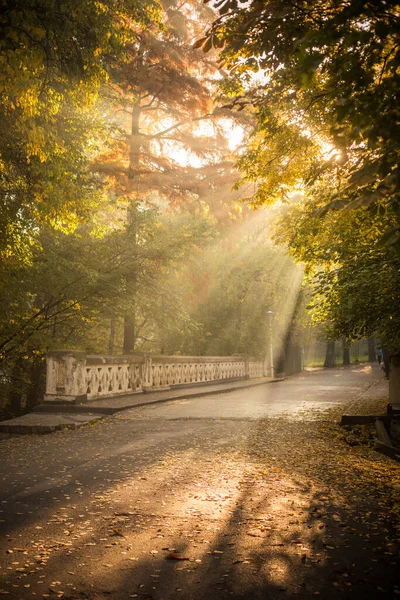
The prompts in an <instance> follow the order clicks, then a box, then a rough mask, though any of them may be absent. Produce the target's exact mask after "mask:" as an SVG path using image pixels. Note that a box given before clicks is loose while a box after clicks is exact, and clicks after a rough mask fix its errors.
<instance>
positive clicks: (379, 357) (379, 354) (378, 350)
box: [376, 348, 383, 364]
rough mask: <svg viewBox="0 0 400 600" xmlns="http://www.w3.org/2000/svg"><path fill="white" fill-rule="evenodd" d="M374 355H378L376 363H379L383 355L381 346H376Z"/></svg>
mask: <svg viewBox="0 0 400 600" xmlns="http://www.w3.org/2000/svg"><path fill="white" fill-rule="evenodd" d="M376 356H377V357H378V363H379V364H381V362H382V356H383V352H382V348H377V350H376Z"/></svg>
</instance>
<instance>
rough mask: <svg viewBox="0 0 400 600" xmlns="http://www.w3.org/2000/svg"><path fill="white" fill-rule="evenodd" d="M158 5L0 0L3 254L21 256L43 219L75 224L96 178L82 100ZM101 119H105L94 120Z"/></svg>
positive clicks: (93, 129) (92, 120)
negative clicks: (0, 2)
mask: <svg viewBox="0 0 400 600" xmlns="http://www.w3.org/2000/svg"><path fill="white" fill-rule="evenodd" d="M154 19H158V16H157V5H156V3H154V2H152V1H151V0H149V1H148V2H145V3H142V2H140V3H136V2H134V1H133V2H132V1H128V2H126V1H124V2H122V1H119V0H117V2H114V1H112V2H111V1H108V0H105V1H104V2H91V1H83V2H81V1H80V0H79V1H78V0H67V1H66V2H61V3H60V2H54V1H52V0H30V1H28V2H26V1H25V0H16V1H12V2H10V1H8V0H5V2H3V4H2V8H1V11H0V30H1V35H0V122H1V126H0V134H1V135H0V207H1V208H0V225H1V228H2V231H3V232H4V235H3V236H2V240H1V243H0V256H1V258H2V259H4V260H15V259H21V260H24V259H29V254H30V251H31V249H32V248H31V246H32V244H34V243H35V240H36V239H37V235H38V233H39V231H40V228H41V227H42V225H51V226H52V227H56V228H64V229H65V230H68V228H73V227H76V225H77V223H79V222H82V221H83V220H84V219H85V218H87V216H88V212H89V211H90V209H91V207H92V206H93V202H94V201H95V199H96V195H97V194H98V192H97V189H98V188H99V180H98V178H96V177H94V176H93V174H91V173H90V171H89V168H88V162H89V160H90V158H91V152H93V150H94V148H95V143H94V139H95V138H97V140H98V141H100V139H101V138H99V129H100V124H99V120H98V119H96V115H95V114H94V115H93V114H91V112H90V108H91V107H92V106H93V103H94V101H95V100H96V97H97V92H98V89H99V87H100V85H101V84H102V83H104V82H105V81H106V80H107V76H108V75H107V71H108V69H109V68H110V65H111V64H112V63H113V62H115V60H117V59H120V60H121V59H123V57H124V54H125V44H126V43H127V41H128V40H132V39H135V38H136V35H137V30H138V28H139V27H140V25H143V26H144V25H148V24H149V22H150V21H151V20H154ZM101 127H103V125H101Z"/></svg>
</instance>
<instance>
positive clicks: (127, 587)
mask: <svg viewBox="0 0 400 600" xmlns="http://www.w3.org/2000/svg"><path fill="white" fill-rule="evenodd" d="M381 377H382V375H381V372H380V371H379V369H376V368H371V367H369V366H365V367H356V368H352V369H334V370H329V371H317V372H314V373H306V374H304V375H301V376H297V377H293V378H289V379H288V380H286V381H284V382H280V383H274V384H267V385H264V386H260V387H254V388H248V389H245V390H240V391H236V392H232V393H225V394H219V395H210V396H204V397H201V398H193V399H190V398H188V399H181V400H179V401H173V402H168V403H162V404H159V405H151V406H146V407H141V408H136V409H131V410H128V411H125V412H122V413H119V414H118V415H115V416H113V417H110V418H107V419H105V420H103V421H100V422H98V423H95V424H94V425H90V426H86V427H84V428H82V429H79V430H75V431H59V432H56V433H53V434H50V435H46V436H36V435H32V436H16V437H13V438H11V439H6V440H2V441H0V460H1V462H0V478H1V490H0V500H1V508H0V527H1V541H0V595H4V596H5V597H6V598H10V600H11V599H16V600H25V599H27V598H29V599H32V598H65V599H70V600H78V599H86V600H105V599H106V598H107V599H112V600H125V599H127V598H139V599H141V600H144V599H147V600H151V599H152V600H162V599H168V600H172V599H175V598H181V599H182V600H203V599H207V600H213V599H214V598H215V599H216V600H219V599H222V598H237V599H243V600H250V599H253V598H254V599H261V598H263V599H265V598H291V597H296V598H302V599H303V598H311V597H316V596H320V597H321V598H324V599H325V598H327V599H331V598H340V599H341V598H363V599H371V600H372V599H375V598H378V599H379V598H388V599H389V598H395V597H397V595H398V594H400V587H398V581H397V573H398V568H397V558H396V552H397V550H396V544H397V535H398V531H397V530H396V527H397V525H398V520H397V513H396V502H397V501H398V497H397V496H396V494H397V495H398V491H399V489H400V487H399V484H398V483H397V482H399V468H398V466H397V464H396V463H393V462H392V461H390V460H389V459H387V458H385V457H381V456H380V455H377V454H376V453H375V452H374V451H373V450H371V449H370V448H369V447H368V446H365V445H359V446H358V445H357V446H355V447H353V446H349V445H348V444H346V443H345V441H344V439H343V436H342V433H341V430H340V428H339V427H338V426H337V425H335V424H334V423H333V421H332V419H333V417H332V415H333V414H334V413H335V411H336V413H337V412H338V411H339V412H340V411H341V410H342V409H343V411H344V410H345V407H346V406H351V404H352V403H354V402H356V401H357V399H358V400H359V399H360V398H362V395H363V394H364V393H366V392H367V391H368V390H369V389H370V388H371V386H374V385H375V383H376V381H377V380H379V379H380V378H381ZM396 486H397V487H396Z"/></svg>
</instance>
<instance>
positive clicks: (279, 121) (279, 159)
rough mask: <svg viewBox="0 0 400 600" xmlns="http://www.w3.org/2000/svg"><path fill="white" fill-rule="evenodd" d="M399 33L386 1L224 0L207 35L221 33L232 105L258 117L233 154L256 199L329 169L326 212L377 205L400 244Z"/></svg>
mask: <svg viewBox="0 0 400 600" xmlns="http://www.w3.org/2000/svg"><path fill="white" fill-rule="evenodd" d="M221 5H222V3H221ZM398 32H399V11H398V2H394V1H383V0H382V1H378V2H369V1H366V0H362V1H351V2H333V1H332V0H317V1H316V2H312V3H310V2H308V1H306V0H304V1H303V0H301V1H300V2H295V3H294V2H291V1H289V0H287V1H283V2H282V1H281V0H279V1H278V0H268V1H267V2H263V3H259V2H254V3H252V4H250V5H249V6H247V7H243V6H239V3H238V2H237V1H236V0H233V1H232V2H229V3H223V7H222V8H221V16H220V18H219V19H218V20H217V21H215V23H214V25H213V28H212V30H211V31H210V32H209V36H208V37H209V39H210V40H212V39H214V38H215V37H217V38H218V39H221V38H222V39H223V42H224V49H223V51H222V54H221V57H222V60H223V62H224V63H225V65H226V66H227V67H228V68H229V69H230V71H231V78H232V79H233V80H234V81H236V82H237V81H242V83H243V85H242V89H243V90H244V92H243V95H242V96H241V97H239V98H238V99H237V104H238V105H240V106H241V107H242V106H243V105H246V104H251V105H253V106H254V107H255V110H256V113H257V116H258V121H259V125H258V128H257V133H256V135H255V136H254V138H253V140H252V141H251V144H250V146H249V151H248V152H247V154H246V155H245V156H244V157H243V158H242V159H241V161H240V164H241V167H242V168H243V169H244V176H243V182H247V181H257V183H259V184H261V185H260V187H259V189H258V191H257V192H256V195H255V198H254V201H255V202H256V203H263V202H268V201H270V200H271V199H273V198H274V197H276V196H277V195H280V196H281V197H282V196H283V197H284V196H285V195H286V193H287V190H288V186H293V185H294V184H295V183H297V184H299V185H300V184H303V185H304V184H305V185H312V184H313V183H315V182H316V181H321V178H324V176H325V174H326V173H327V172H330V173H333V174H334V181H333V182H332V183H333V185H332V187H331V188H330V193H329V194H328V195H325V198H324V200H325V203H324V208H325V210H327V209H332V208H336V209H337V208H343V207H345V208H347V209H349V208H352V207H356V206H362V207H365V208H368V209H371V210H372V211H376V210H381V211H385V212H387V213H388V218H389V219H392V220H393V221H394V222H393V225H392V227H391V228H390V229H388V230H387V233H386V238H385V239H386V242H388V241H390V242H391V243H394V244H398V243H399V239H400V236H399V232H400V230H399V219H400V215H399V178H398V174H397V173H398V156H399V139H400V124H399V112H398V105H399V102H398V90H399V66H400V50H399V43H398ZM254 72H259V73H263V74H264V77H261V78H259V79H255V78H254V77H252V74H254ZM232 85H233V84H232V83H231V82H230V81H228V83H227V84H226V86H227V89H228V91H229V92H231V89H232ZM236 86H237V84H236ZM229 95H231V94H229ZM332 149H334V150H335V152H330V150H332ZM319 191H321V188H320V187H317V188H314V189H313V193H314V195H315V198H316V199H319V196H318V192H319ZM381 233H383V230H382V232H381Z"/></svg>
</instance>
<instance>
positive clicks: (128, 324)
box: [124, 308, 136, 354]
mask: <svg viewBox="0 0 400 600" xmlns="http://www.w3.org/2000/svg"><path fill="white" fill-rule="evenodd" d="M135 334H136V328H135V309H134V308H133V310H132V312H131V313H129V315H125V319H124V354H132V353H133V352H134V351H135V341H136V340H135Z"/></svg>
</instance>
